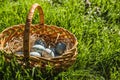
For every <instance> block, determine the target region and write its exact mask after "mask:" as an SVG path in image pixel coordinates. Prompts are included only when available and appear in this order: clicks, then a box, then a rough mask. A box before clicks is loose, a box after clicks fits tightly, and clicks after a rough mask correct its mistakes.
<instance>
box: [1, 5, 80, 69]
mask: <svg viewBox="0 0 120 80" xmlns="http://www.w3.org/2000/svg"><path fill="white" fill-rule="evenodd" d="M35 9H38V11H39V15H40V23H39V24H34V25H32V18H33V14H34V11H35ZM38 38H43V39H44V40H45V41H46V44H47V45H51V46H54V45H55V44H56V43H58V42H64V43H66V44H67V50H66V51H65V52H64V54H62V55H60V56H58V57H54V58H45V57H35V56H30V55H29V53H30V48H31V47H30V46H31V44H32V43H33V42H34V40H35V39H38ZM77 43H78V42H77V39H76V37H75V36H74V35H73V34H72V33H70V32H69V31H67V30H66V29H64V28H61V27H57V26H52V25H45V24H44V15H43V10H42V8H41V7H40V6H39V4H37V3H36V4H34V5H32V7H31V9H30V11H29V13H28V16H27V19H26V24H25V25H23V24H19V25H14V26H12V27H9V28H7V29H5V30H4V31H2V32H1V33H0V50H3V51H5V52H6V54H5V58H6V60H10V59H11V58H12V56H13V55H15V56H16V57H17V60H18V62H19V63H21V64H26V63H29V64H28V65H30V66H32V67H33V66H37V67H41V68H44V67H45V66H49V65H51V66H53V68H55V69H66V68H68V67H69V66H70V65H72V64H73V63H74V61H75V60H76V55H77ZM19 48H23V52H24V55H18V54H13V53H15V51H17V49H19ZM11 52H12V53H11ZM24 62H25V63H24Z"/></svg>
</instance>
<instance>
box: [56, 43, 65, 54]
mask: <svg viewBox="0 0 120 80" xmlns="http://www.w3.org/2000/svg"><path fill="white" fill-rule="evenodd" d="M55 50H56V53H57V54H59V55H61V54H63V53H64V51H65V50H66V44H65V43H62V42H60V43H58V44H57V45H56V47H55Z"/></svg>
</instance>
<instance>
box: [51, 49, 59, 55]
mask: <svg viewBox="0 0 120 80" xmlns="http://www.w3.org/2000/svg"><path fill="white" fill-rule="evenodd" d="M50 50H52V51H53V52H54V55H55V57H56V56H59V54H57V52H56V50H55V48H50Z"/></svg>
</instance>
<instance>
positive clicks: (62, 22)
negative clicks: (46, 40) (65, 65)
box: [0, 0, 120, 80]
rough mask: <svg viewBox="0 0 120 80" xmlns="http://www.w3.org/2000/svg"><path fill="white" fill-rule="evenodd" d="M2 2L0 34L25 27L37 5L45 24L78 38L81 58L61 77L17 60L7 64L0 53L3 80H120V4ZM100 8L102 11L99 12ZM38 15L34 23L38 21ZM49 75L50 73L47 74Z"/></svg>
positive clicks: (96, 0)
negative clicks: (21, 64)
mask: <svg viewBox="0 0 120 80" xmlns="http://www.w3.org/2000/svg"><path fill="white" fill-rule="evenodd" d="M51 1H52V2H49V1H47V0H0V32H1V31H2V30H4V29H5V28H7V27H10V26H13V25H16V24H25V21H26V15H27V13H28V11H29V9H30V7H31V5H32V4H34V3H39V4H40V5H41V6H42V8H43V11H44V17H45V24H48V25H57V26H59V27H63V28H65V29H67V30H69V31H70V32H72V33H73V34H75V36H76V37H77V40H78V55H77V60H76V62H75V64H74V65H73V66H71V67H70V68H69V69H68V70H67V71H65V72H61V73H59V74H58V75H52V74H50V75H49V74H45V73H44V74H43V73H41V72H40V71H39V70H38V69H37V68H33V69H24V68H22V67H21V66H20V65H19V64H18V63H16V61H15V59H12V60H11V62H10V63H6V62H5V59H4V56H3V53H2V52H1V54H0V78H1V80H26V79H28V80H33V79H35V80H46V78H47V77H49V78H48V80H50V79H51V80H120V1H119V0H90V2H91V6H90V7H89V8H88V9H85V3H84V0H51ZM97 8H99V9H97ZM38 16H39V15H38V14H37V13H35V15H34V18H33V22H32V23H33V24H36V23H38V22H39V19H38ZM46 73H47V72H46Z"/></svg>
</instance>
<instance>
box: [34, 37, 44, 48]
mask: <svg viewBox="0 0 120 80" xmlns="http://www.w3.org/2000/svg"><path fill="white" fill-rule="evenodd" d="M34 45H42V46H44V47H46V44H45V42H44V41H43V40H41V39H39V40H36V41H35V43H34Z"/></svg>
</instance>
